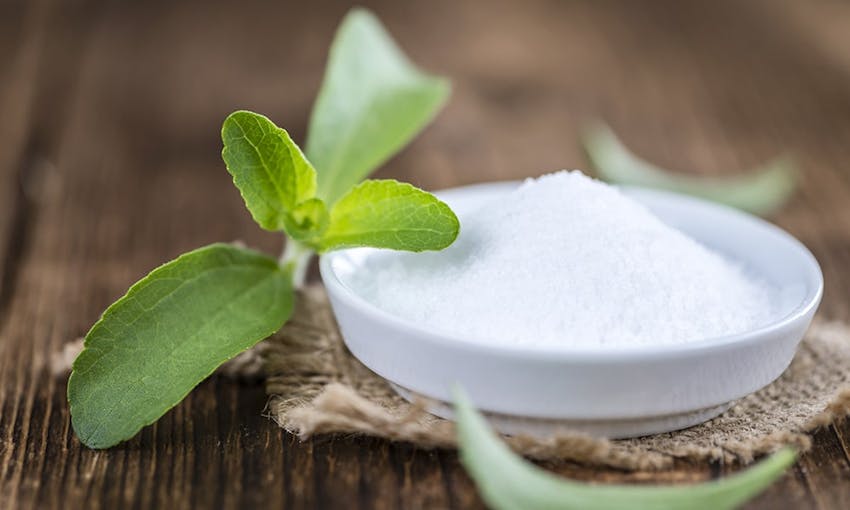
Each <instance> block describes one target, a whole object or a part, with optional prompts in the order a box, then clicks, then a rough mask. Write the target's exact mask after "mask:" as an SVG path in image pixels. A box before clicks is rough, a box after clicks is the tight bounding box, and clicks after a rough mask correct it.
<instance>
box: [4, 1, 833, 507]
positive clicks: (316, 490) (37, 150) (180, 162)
mask: <svg viewBox="0 0 850 510" xmlns="http://www.w3.org/2000/svg"><path fill="white" fill-rule="evenodd" d="M709 4H711V5H709ZM374 8H375V10H376V11H377V12H378V14H379V15H380V16H381V17H382V18H383V19H384V20H385V22H386V23H387V24H388V26H389V27H390V28H391V31H392V32H393V33H394V34H395V35H396V36H397V38H398V39H399V40H400V41H401V43H402V45H403V46H404V47H405V48H406V49H407V50H408V51H409V53H410V54H412V55H413V57H414V59H415V60H416V61H418V62H420V63H422V64H423V65H424V66H425V67H426V68H428V69H431V70H435V71H438V72H440V73H443V74H446V75H448V76H450V77H451V78H452V79H453V83H454V95H453V98H452V101H451V104H450V105H449V106H448V108H447V109H446V110H445V111H444V112H443V113H442V114H441V115H440V116H439V118H438V119H437V121H436V122H435V123H434V125H433V126H432V127H431V128H429V129H428V130H427V131H426V132H425V134H424V135H422V136H421V137H420V138H418V139H417V140H416V142H415V143H414V144H413V145H412V146H411V147H410V148H408V149H407V150H406V151H404V152H403V153H402V154H401V155H400V156H398V157H396V158H395V159H393V160H392V161H390V162H389V163H388V164H387V165H385V167H384V168H382V169H381V170H380V172H379V175H380V176H382V177H390V176H392V177H398V178H400V179H403V180H408V181H411V182H413V183H415V184H417V185H420V186H423V187H425V188H431V189H434V188H441V187H447V186H453V185H459V184H465V183H472V182H477V181H483V180H494V179H513V178H519V177H522V176H528V175H538V174H541V173H544V172H548V171H552V170H556V169H559V168H564V167H567V168H573V167H585V166H586V161H585V160H584V159H583V157H582V155H581V152H580V150H579V147H578V145H577V142H576V135H577V131H578V129H579V128H580V127H581V126H582V124H583V123H584V122H586V121H588V120H589V119H592V118H595V117H602V118H604V119H606V120H607V121H608V122H610V123H611V124H612V125H613V126H614V127H615V128H616V129H617V130H618V131H619V132H620V133H621V134H622V135H623V137H624V138H625V140H626V141H627V143H628V144H630V145H631V146H633V147H634V148H635V149H636V151H637V152H639V153H641V154H644V155H646V156H647V157H650V158H651V159H653V160H655V161H657V162H659V163H661V164H663V165H667V166H670V167H675V168H679V169H682V170H683V171H688V172H695V173H706V174H708V173H717V174H724V173H731V172H734V171H736V170H740V169H745V168H749V167H751V166H753V165H756V164H757V163H760V162H762V161H764V160H766V159H768V158H770V157H772V156H774V155H776V154H777V153H779V152H783V151H787V152H790V153H792V154H793V155H794V156H795V157H796V158H797V160H798V161H799V163H800V165H801V167H802V169H803V179H802V184H801V187H800V190H799V192H798V194H797V195H796V197H795V199H794V200H793V201H792V202H791V203H790V205H789V206H788V207H787V208H786V209H785V210H784V211H783V212H782V213H781V215H779V216H778V217H777V218H775V221H776V222H777V223H778V224H780V225H781V226H782V227H784V228H786V229H788V230H789V231H791V232H792V233H793V234H795V235H796V236H798V237H799V238H800V239H801V240H802V241H803V242H805V243H806V244H807V245H808V246H809V247H810V248H811V249H812V250H813V252H814V253H815V254H816V256H817V257H818V259H819V260H820V262H821V264H822V265H823V270H824V275H825V277H826V282H827V285H826V296H825V298H824V302H823V306H822V315H823V316H824V317H827V318H831V319H845V320H846V319H850V270H848V264H850V6H848V5H847V4H846V3H838V2H817V3H813V2H805V3H804V2H798V3H792V2H787V3H786V2H774V1H769V0H764V1H755V2H731V1H730V2H719V3H709V2H675V1H670V2H646V3H643V2H641V3H638V2H633V1H622V2H584V3H569V2H560V1H548V2H542V1H541V2H507V1H505V2H486V3H485V2H464V3H460V4H459V5H457V4H456V3H455V2H452V1H449V0H440V1H437V2H420V3H406V2H391V1H389V0H388V1H385V2H381V5H375V6H374ZM345 10H346V7H345V6H344V5H343V3H342V2H336V1H323V2H318V3H314V2H300V3H294V2H281V1H275V2H269V1H263V0H249V1H238V2H237V1H232V0H231V1H224V0H205V1H200V0H197V1H190V2H185V3H180V4H179V5H172V2H167V1H145V2H120V1H111V2H110V1H108V0H77V1H68V2H55V1H49V0H44V1H42V0H33V1H27V2H24V1H20V2H13V1H3V2H2V4H1V5H0V27H2V29H0V115H2V121H0V140H2V141H3V144H2V149H0V268H2V269H1V270H0V508H78V507H81V506H88V507H91V508H110V509H111V508H118V507H122V506H126V507H132V508H140V509H141V508H188V507H195V508H208V507H224V508H251V507H268V508H276V507H284V508H308V507H322V508H353V507H359V508H480V507H481V506H482V504H481V502H480V500H479V499H478V497H477V496H476V494H475V491H474V488H473V486H472V484H471V482H470V480H469V479H468V478H467V477H466V475H465V474H464V472H463V470H462V468H461V466H460V465H459V463H458V460H457V456H456V455H455V453H454V452H450V451H425V450H419V449H416V448H414V447H412V446H411V445H409V444H391V443H387V442H384V441H380V440H374V439H363V438H352V437H336V438H322V439H317V440H313V441H307V442H300V441H299V440H297V439H296V438H294V437H292V436H290V435H288V434H286V433H284V432H282V431H281V430H280V429H278V428H277V427H275V426H274V425H273V424H272V423H271V422H270V421H268V420H267V419H266V418H264V417H262V416H261V411H262V409H263V405H264V403H265V400H266V397H265V395H264V391H263V388H262V386H261V385H259V384H256V385H250V384H240V383H235V382H231V381H229V380H226V379H223V378H219V377H213V378H211V379H210V380H209V381H207V382H205V383H203V384H202V385H201V386H200V387H199V388H198V389H197V390H196V391H195V392H193V393H192V394H191V395H190V396H189V397H188V398H187V399H186V400H185V401H184V402H183V403H182V404H181V405H179V406H178V407H177V408H176V409H174V410H173V411H172V412H170V413H169V414H167V415H166V416H165V417H164V418H163V419H162V420H160V422H159V423H157V424H156V425H155V426H153V427H149V428H147V429H145V430H144V431H143V432H142V433H141V434H139V436H138V437H137V438H135V439H133V440H131V441H129V442H127V443H126V444H124V445H122V446H119V447H117V448H114V449H112V450H109V451H101V452H95V451H90V450H87V449H85V448H81V446H80V444H79V443H78V442H77V440H76V439H75V437H74V436H73V434H72V432H71V430H70V428H69V417H68V408H67V405H66V402H65V381H64V379H61V378H55V377H53V376H52V375H51V371H50V365H49V359H50V356H51V355H52V353H54V352H55V351H56V350H57V349H58V348H59V347H60V346H61V345H62V344H63V342H66V341H67V340H70V339H74V338H76V337H78V336H81V335H83V334H85V332H86V330H87V329H88V327H89V326H90V325H91V324H92V322H93V321H94V320H95V319H96V318H97V317H98V315H99V314H100V312H101V311H102V310H103V309H104V308H105V307H106V305H108V304H109V303H110V302H111V301H112V300H114V299H115V298H116V297H118V296H120V295H121V294H123V293H124V291H125V289H126V288H127V286H128V285H129V284H131V283H132V282H133V281H135V280H136V279H138V278H139V277H140V276H141V275H143V274H145V273H146V272H147V271H149V270H150V269H151V268H153V267H155V266H156V265H158V264H159V263H161V262H164V261H166V260H169V259H171V258H172V257H174V256H176V255H177V254H179V253H181V252H182V251H185V250H188V249H190V248H193V247H197V246H200V245H203V244H206V243H210V242H213V241H230V240H234V239H241V240H244V241H245V242H247V243H248V244H249V245H252V246H256V247H259V248H261V249H265V250H268V251H271V252H277V251H279V250H280V248H281V240H280V238H279V237H278V236H274V235H270V234H267V233H263V232H261V231H260V230H259V229H258V228H256V227H255V226H254V224H253V222H252V221H251V218H250V217H249V215H248V214H247V213H246V211H245V210H244V207H243V204H242V202H241V199H240V198H239V195H238V193H237V192H236V191H235V190H234V189H233V186H232V184H231V182H230V179H229V177H228V175H227V173H226V172H225V170H224V166H223V164H222V162H221V160H220V157H219V151H220V141H219V126H220V124H221V121H222V119H223V118H224V117H225V115H226V114H227V113H229V112H230V111H232V110H234V109H237V108H249V109H254V110H256V111H260V112H264V113H266V114H268V115H269V116H271V117H272V118H273V119H274V120H276V121H277V122H278V123H279V124H281V125H283V126H285V127H286V128H287V129H289V130H290V132H291V133H292V134H293V136H294V138H295V139H296V140H299V141H303V138H304V131H305V126H306V122H307V118H308V114H309V111H310V106H311V101H312V98H313V96H314V94H315V92H316V90H317V87H318V84H319V81H320V79H321V75H322V68H323V65H324V59H325V53H326V51H327V46H328V44H329V41H330V38H331V35H332V34H333V31H334V29H335V27H336V23H337V22H338V20H339V19H340V18H341V16H342V15H343V13H344V12H345ZM814 437H815V441H814V448H813V449H812V450H811V451H810V452H809V453H807V454H806V455H804V456H803V457H802V458H801V459H800V461H799V462H798V464H797V465H796V466H795V467H794V469H793V470H791V471H790V472H789V473H788V474H787V475H786V476H785V477H784V478H783V479H782V480H781V481H780V482H779V483H777V484H776V485H774V486H773V487H771V488H770V489H769V490H768V491H767V492H766V493H765V494H764V495H762V496H761V497H760V498H759V499H757V500H756V501H754V502H753V503H752V504H751V508H807V507H817V508H850V461H848V451H850V449H849V448H848V445H850V423H848V422H847V421H841V422H838V423H834V424H833V425H832V426H830V427H828V428H824V429H822V430H819V431H817V433H816V434H815V436H814ZM552 467H553V469H555V470H556V471H558V472H559V473H562V474H564V475H566V476H570V477H573V478H578V479H586V480H595V481H613V480H617V481H624V480H626V481H638V482H643V481H667V482H690V481H696V480H704V479H709V478H715V477H718V476H722V475H723V474H725V473H727V472H729V471H732V470H734V469H735V467H734V466H724V465H720V464H705V465H693V464H686V463H682V464H681V465H679V466H678V467H677V469H676V470H675V471H672V472H665V473H650V472H638V473H621V472H615V471H602V470H594V469H588V468H584V467H581V466H576V465H561V466H552Z"/></svg>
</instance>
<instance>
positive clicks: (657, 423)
mask: <svg viewBox="0 0 850 510" xmlns="http://www.w3.org/2000/svg"><path fill="white" fill-rule="evenodd" d="M390 385H391V386H392V387H393V389H394V390H395V391H396V393H398V394H399V395H401V396H402V397H403V398H404V399H405V400H407V401H409V402H412V401H413V400H415V398H416V394H415V393H414V392H412V391H410V390H408V389H406V388H403V387H401V386H399V385H397V384H395V383H390ZM429 402H430V403H429V404H428V405H427V406H426V410H427V411H428V412H429V413H431V414H433V415H436V416H439V417H440V418H445V419H447V420H452V421H454V410H453V409H452V406H451V405H450V404H448V403H446V402H442V401H439V400H430V401H429ZM731 405H732V402H727V403H725V404H720V405H718V406H714V407H708V408H705V409H697V410H695V411H689V412H685V413H678V414H668V415H662V416H646V417H642V418H626V419H610V420H606V419H600V420H561V419H550V418H529V417H525V416H515V415H511V414H501V413H490V412H486V411H485V412H484V413H483V414H484V416H485V417H486V418H487V421H488V422H489V423H490V426H492V427H493V428H495V429H496V430H498V431H499V432H501V433H502V434H506V435H510V436H516V435H526V436H533V437H538V438H547V437H551V436H552V434H553V433H555V432H556V431H558V430H560V429H569V430H573V431H577V432H582V433H585V434H589V435H591V436H595V437H604V438H608V439H627V438H632V437H641V436H648V435H652V434H660V433H662V432H672V431H674V430H681V429H686V428H688V427H693V426H694V425H699V424H700V423H703V422H706V421H708V420H710V419H712V418H714V417H716V416H718V415H719V414H721V413H722V412H723V411H725V410H727V409H729V407H730V406H731Z"/></svg>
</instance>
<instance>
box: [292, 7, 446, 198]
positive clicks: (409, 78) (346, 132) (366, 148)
mask: <svg viewBox="0 0 850 510" xmlns="http://www.w3.org/2000/svg"><path fill="white" fill-rule="evenodd" d="M448 94H449V84H448V81H446V80H445V79H443V78H438V77H434V76H429V75H427V74H424V73H422V72H420V71H419V70H417V69H416V68H415V67H414V66H413V64H411V63H410V61H409V60H408V59H407V57H405V55H404V54H403V53H402V51H401V50H400V49H399V48H398V46H396V44H395V43H394V42H393V40H392V38H391V37H390V35H389V34H388V33H387V32H386V30H385V29H384V28H383V27H382V26H381V23H380V22H379V21H378V19H377V18H376V17H375V16H374V15H373V14H371V13H370V12H369V11H367V10H365V9H353V10H352V11H351V12H350V13H349V14H348V15H347V16H346V17H345V19H344V20H343V22H342V25H341V26H340V28H339V30H338V31H337V34H336V38H335V39H334V42H333V45H332V46H331V51H330V56H329V60H328V66H327V70H326V72H325V79H324V83H322V88H321V90H320V91H319V97H318V98H317V100H316V104H315V106H314V108H313V114H312V117H311V119H310V128H309V131H308V136H307V149H306V152H307V156H308V157H309V158H310V161H312V162H313V164H314V165H315V167H316V168H317V169H318V171H319V191H318V196H319V197H320V198H322V199H324V200H325V201H326V202H327V203H328V204H332V203H333V202H335V201H336V200H337V199H338V198H339V197H340V196H342V194H343V193H345V192H346V191H348V190H349V188H351V187H352V186H354V185H355V184H357V183H358V182H360V181H361V180H362V179H363V178H365V177H366V176H367V175H369V173H370V172H372V170H374V169H375V168H376V167H377V166H379V165H380V164H382V163H383V162H384V161H386V160H387V159H388V158H389V157H390V156H392V155H393V154H395V153H396V152H397V151H398V150H400V149H401V148H402V147H403V146H404V145H405V144H406V143H407V142H409V141H410V140H411V139H412V138H413V137H414V136H415V135H416V133H418V132H419V131H420V130H421V129H422V128H424V127H425V125H426V124H427V123H428V122H429V121H430V120H431V119H432V118H433V117H434V115H435V114H436V112H437V111H438V110H439V109H440V107H441V106H442V105H443V103H444V102H445V100H446V98H447V97H448Z"/></svg>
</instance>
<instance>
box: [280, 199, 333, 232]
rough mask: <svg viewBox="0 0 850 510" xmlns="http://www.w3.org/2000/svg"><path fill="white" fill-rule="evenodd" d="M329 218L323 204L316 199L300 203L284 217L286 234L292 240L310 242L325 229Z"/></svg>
mask: <svg viewBox="0 0 850 510" xmlns="http://www.w3.org/2000/svg"><path fill="white" fill-rule="evenodd" d="M329 220H330V218H329V215H328V208H327V207H325V203H324V202H322V201H321V200H320V199H318V198H311V199H310V200H306V201H304V202H301V203H300V204H298V205H297V206H295V209H293V210H292V213H290V214H288V215H287V217H286V232H287V233H288V234H289V235H290V236H292V238H293V239H297V240H299V241H305V242H308V243H309V242H310V241H312V240H314V239H316V238H317V237H319V236H320V235H321V234H322V233H323V232H324V231H325V230H326V229H327V228H328V222H329Z"/></svg>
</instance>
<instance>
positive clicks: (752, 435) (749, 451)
mask: <svg viewBox="0 0 850 510" xmlns="http://www.w3.org/2000/svg"><path fill="white" fill-rule="evenodd" d="M301 294H302V295H301V296H299V299H298V306H297V310H296V313H295V314H293V318H292V319H291V320H290V322H289V323H288V324H287V325H286V326H284V328H283V329H282V330H281V332H280V333H279V334H277V335H276V336H275V337H273V338H271V339H270V340H269V341H267V342H264V343H263V344H261V345H262V348H261V352H260V355H261V356H262V357H263V359H264V360H265V369H266V372H267V375H268V379H267V383H266V389H267V391H268V393H269V395H271V399H270V402H269V406H268V409H267V411H268V414H269V416H270V417H271V418H273V419H274V420H275V421H276V422H277V423H278V424H279V425H280V426H281V427H283V428H285V429H286V430H288V431H290V432H292V433H295V434H298V435H299V436H301V437H302V438H307V437H310V436H313V435H318V434H330V433H348V434H350V433H354V434H365V435H370V436H377V437H383V438H386V439H389V440H393V441H410V442H412V443H415V444H417V445H419V446H423V447H454V446H455V433H454V425H453V423H451V422H449V421H446V420H443V419H440V418H437V417H434V416H432V415H430V414H428V413H427V412H425V411H424V403H422V402H420V403H417V404H410V403H408V402H407V401H406V400H404V399H403V398H401V397H400V396H398V395H397V394H396V393H395V392H394V391H393V390H392V388H391V387H390V386H389V384H388V383H387V382H386V381H385V380H384V379H382V378H381V377H380V376H378V375H376V374H374V373H373V372H371V371H370V370H369V369H367V368H366V367H365V366H363V365H362V364H361V363H360V362H358V361H357V360H356V359H354V357H352V356H351V354H350V353H349V352H348V350H347V349H346V348H345V345H344V344H343V342H342V339H341V337H340V334H339V331H338V330H337V327H336V323H335V321H334V318H333V315H332V312H331V309H330V306H329V304H328V301H327V297H326V295H325V292H324V289H323V288H322V287H321V286H319V285H314V286H309V287H307V288H306V289H304V290H303V291H302V293H301ZM847 414H850V327H848V326H847V325H845V324H843V323H836V322H817V321H816V322H815V324H813V326H812V328H811V329H810V331H809V333H808V334H807V336H806V338H805V340H804V341H803V343H802V344H801V346H800V349H799V351H798V353H797V356H796V357H795V358H794V361H793V362H792V363H791V366H790V367H789V368H788V370H786V372H785V373H784V374H783V375H782V376H781V377H780V378H779V379H778V380H777V381H775V382H774V383H772V384H771V385H769V386H768V387H766V388H764V389H763V390H761V391H759V392H757V393H755V394H753V395H750V396H748V397H745V398H743V399H741V400H739V401H738V402H737V403H735V405H733V406H732V407H731V408H730V409H729V410H728V411H726V412H725V413H723V414H722V415H720V416H719V417H717V418H715V419H713V420H711V421H709V422H707V423H704V424H702V425H697V426H695V427H691V428H689V429H686V430H682V431H678V432H671V433H665V434H657V435H654V436H648V437H643V438H638V439H626V440H606V439H598V438H593V437H590V436H587V435H584V434H579V433H575V432H570V431H569V430H563V431H560V432H558V433H557V434H555V435H553V436H552V437H549V438H546V439H535V438H531V437H522V436H515V437H509V438H506V439H507V441H508V442H509V443H510V444H511V446H512V447H513V448H514V449H515V450H516V451H518V452H520V453H522V454H524V455H527V456H529V457H533V458H538V459H561V460H570V461H576V462H580V463H584V464H588V465H604V466H611V467H616V468H620V469H628V470H633V469H663V468H666V467H670V466H672V464H673V461H674V460H675V459H688V460H708V459H710V460H723V461H725V462H740V463H743V464H746V463H749V462H751V461H752V460H753V459H754V458H755V457H757V456H759V455H762V454H765V453H768V452H771V451H774V450H776V449H778V448H779V447H781V446H783V445H788V444H793V445H796V446H797V447H798V448H800V449H807V448H808V447H809V445H810V442H811V440H810V437H809V436H808V434H807V432H810V431H812V430H813V429H815V428H817V427H819V426H823V425H827V424H829V422H830V421H831V420H832V419H833V418H837V417H840V416H845V415H847Z"/></svg>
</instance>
